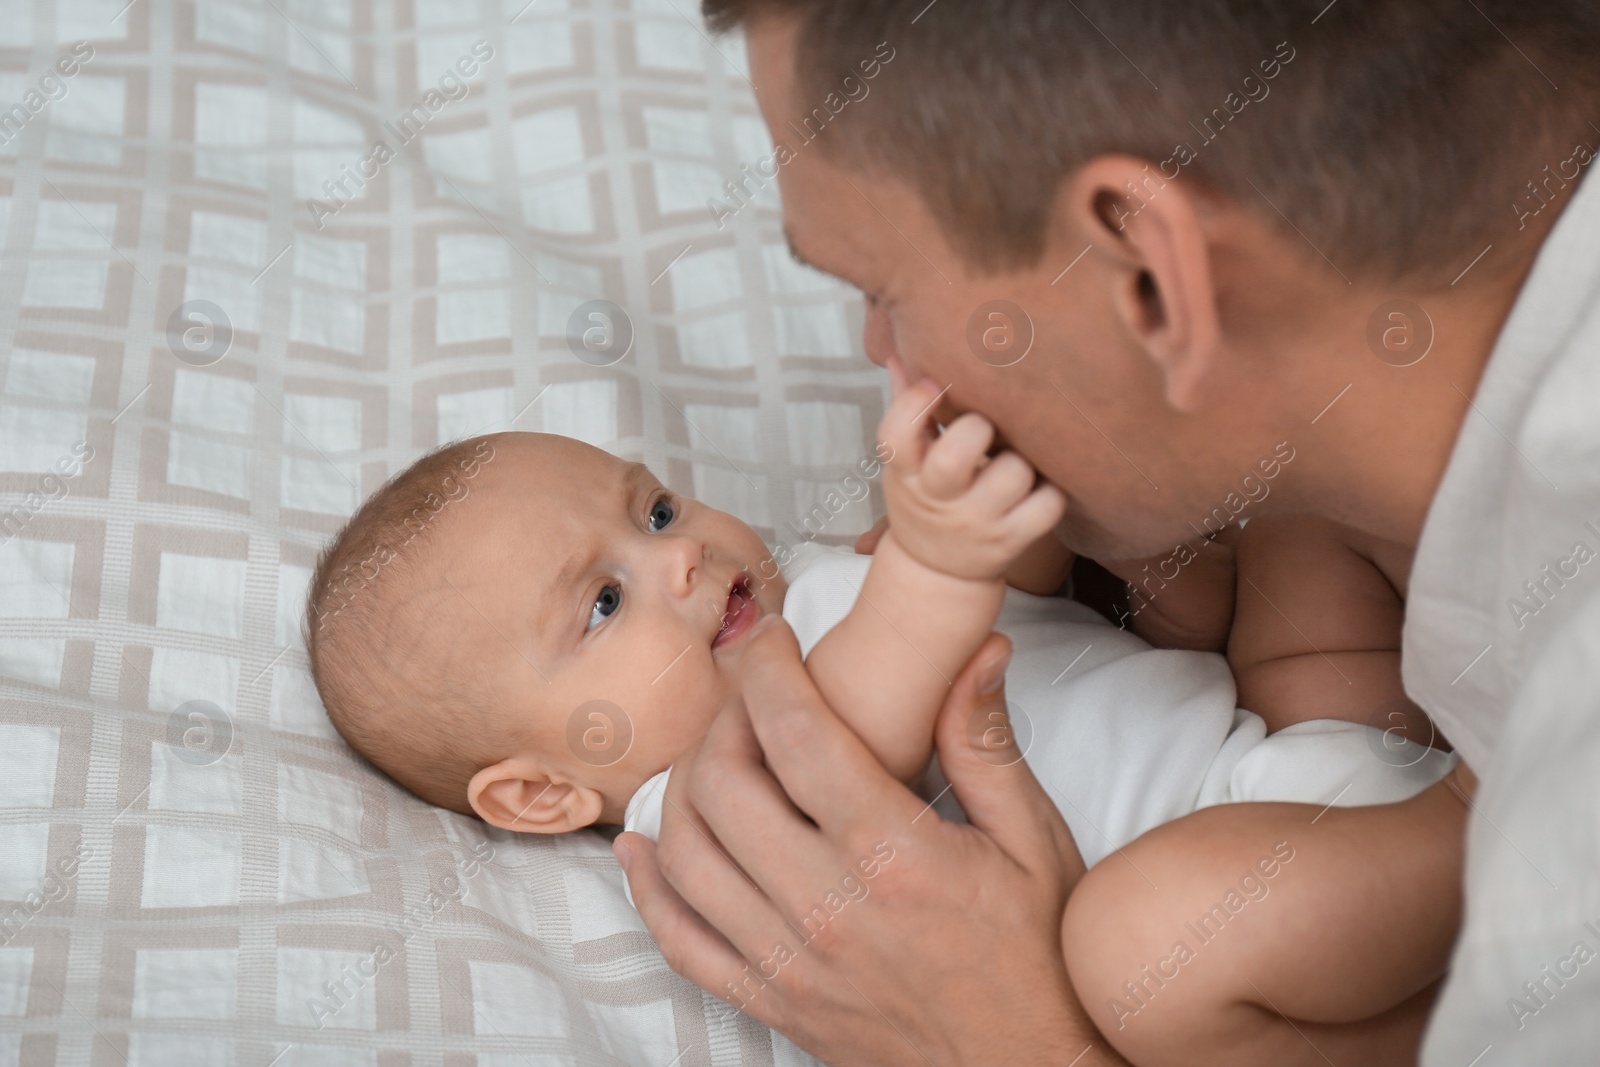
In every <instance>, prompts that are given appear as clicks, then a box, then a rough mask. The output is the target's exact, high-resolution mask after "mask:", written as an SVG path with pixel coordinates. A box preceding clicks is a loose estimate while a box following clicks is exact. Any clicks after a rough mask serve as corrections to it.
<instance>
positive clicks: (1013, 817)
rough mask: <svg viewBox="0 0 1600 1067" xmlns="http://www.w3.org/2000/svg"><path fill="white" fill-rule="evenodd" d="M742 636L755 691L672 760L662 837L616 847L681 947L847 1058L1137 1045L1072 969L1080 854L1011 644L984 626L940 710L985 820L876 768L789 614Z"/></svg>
mask: <svg viewBox="0 0 1600 1067" xmlns="http://www.w3.org/2000/svg"><path fill="white" fill-rule="evenodd" d="M725 655H726V657H727V659H728V660H730V661H731V662H730V664H729V665H730V666H731V667H732V668H733V669H734V670H735V671H736V673H737V674H738V676H739V677H740V679H741V687H742V697H741V698H738V699H736V700H735V701H734V702H733V703H732V704H731V705H730V706H729V707H728V708H726V709H724V712H723V714H722V715H721V716H720V717H719V718H718V720H717V721H716V723H715V724H714V725H713V726H712V729H711V730H710V732H709V733H708V735H707V737H706V740H705V743H704V744H703V746H702V747H701V749H700V751H699V752H698V753H697V754H696V755H695V756H694V757H693V758H692V759H691V760H687V761H684V762H682V763H680V765H679V767H678V768H677V770H676V771H675V772H674V775H673V777H674V779H675V780H676V779H678V777H679V776H680V775H682V776H684V778H685V790H684V794H685V799H684V800H683V801H682V802H678V803H673V804H669V805H668V806H667V809H666V811H665V812H664V813H663V816H662V823H661V837H660V842H659V844H652V843H651V842H650V841H649V840H648V839H647V838H644V837H642V836H640V835H638V834H631V833H627V834H622V835H619V836H618V838H617V841H616V844H615V848H616V851H617V856H618V859H619V860H620V861H621V862H622V863H623V866H624V867H625V868H626V869H627V871H628V879H629V885H630V888H631V890H632V892H633V897H634V900H635V901H636V902H637V903H638V906H639V913H640V915H641V916H642V917H643V918H644V921H645V924H646V925H647V926H648V927H649V928H650V931H651V933H652V934H654V935H655V937H656V940H657V942H658V943H659V944H660V947H661V952H662V955H663V956H664V957H665V958H666V961H667V964H668V966H670V967H671V968H672V969H673V970H674V971H676V972H678V973H679V974H681V975H684V976H685V977H687V978H689V979H690V980H691V981H694V982H695V983H697V984H698V985H700V986H702V987H704V988H705V989H708V990H710V991H711V992H712V993H714V994H715V995H717V996H719V997H721V998H723V999H724V1000H727V1001H728V1002H729V1003H731V1004H733V1005H735V1006H737V1007H740V1008H741V1009H743V1010H744V1011H746V1012H748V1013H749V1014H750V1015H752V1016H754V1017H755V1018H757V1019H759V1020H761V1021H762V1022H764V1023H766V1024H768V1025H770V1026H773V1027H775V1028H776V1029H778V1030H780V1031H782V1032H783V1033H784V1034H786V1035H788V1036H789V1037H790V1038H792V1039H793V1040H794V1041H795V1042H797V1043H798V1044H799V1045H801V1046H802V1047H803V1048H805V1049H807V1050H809V1051H810V1052H811V1053H813V1054H814V1055H816V1056H818V1057H819V1058H821V1059H823V1060H825V1061H827V1062H830V1063H841V1064H843V1063H848V1064H858V1063H870V1064H916V1065H926V1064H929V1063H934V1064H939V1065H940V1067H945V1065H957V1064H994V1063H1005V1064H1018V1065H1026V1064H1041V1065H1042V1064H1054V1065H1058V1067H1059V1065H1061V1064H1066V1063H1075V1064H1077V1065H1078V1067H1091V1065H1095V1064H1104V1063H1120V1062H1122V1061H1121V1060H1119V1059H1118V1058H1117V1057H1116V1056H1115V1055H1114V1054H1113V1053H1111V1051H1110V1049H1109V1047H1108V1046H1107V1045H1106V1043H1105V1041H1104V1040H1103V1039H1102V1038H1101V1037H1100V1036H1099V1034H1098V1033H1096V1032H1095V1030H1094V1029H1093V1027H1092V1026H1090V1025H1089V1023H1088V1022H1087V1019H1086V1016H1085V1014H1084V1011H1083V1009H1082V1006H1081V1005H1080V1004H1079V1003H1078V1001H1077V999H1076V997H1075V995H1074V994H1073V992H1072V989H1071V986H1070V984H1069V982H1068V980H1067V974H1066V967H1065V963H1064V961H1063V959H1062V955H1061V947H1060V930H1061V916H1062V912H1063V909H1064V906H1065V904H1066V900H1067V896H1068V894H1069V893H1070V892H1071V891H1072V888H1073V886H1074V885H1075V884H1076V883H1077V881H1078V879H1079V878H1080V877H1082V875H1083V862H1082V860H1081V859H1080V857H1079V854H1078V850H1077V846H1076V844H1075V843H1074V842H1073V840H1072V835H1071V832H1070V831H1069V830H1068V828H1067V825H1066V823H1065V822H1064V821H1063V820H1062V818H1061V816H1060V814H1059V813H1058V812H1057V811H1056V809H1055V806H1054V805H1053V804H1052V803H1051V801H1050V798H1049V797H1048V796H1047V795H1046V794H1045V792H1044V790H1043V789H1042V788H1040V786H1039V783H1038V781H1037V780H1036V779H1035V778H1034V777H1033V774H1032V772H1031V771H1029V770H1028V767H1027V764H1026V763H1024V762H1022V759H1021V754H1020V753H1019V752H1018V751H1017V750H1016V747H1015V742H1014V740H1013V739H1012V738H1011V736H1010V730H1009V723H1008V721H1007V719H1006V717H1005V697H1004V694H1003V690H1002V689H1001V686H1000V681H1001V679H1002V678H1003V672H1004V668H1005V663H1006V661H1007V660H1008V659H1009V655H1010V648H1009V643H1008V642H1007V641H1006V640H1005V639H1004V638H1003V637H1000V636H999V635H992V636H991V637H990V638H989V639H988V641H986V642H985V643H984V645H983V647H982V648H981V649H980V650H979V652H978V654H977V655H976V656H974V657H973V660H972V662H971V663H969V664H967V666H966V668H965V669H963V670H962V672H961V673H960V675H959V676H958V677H957V678H956V680H955V683H954V685H953V686H952V687H951V690H950V696H949V698H948V699H947V700H946V702H945V704H944V707H943V709H942V710H941V712H940V716H939V721H938V724H937V741H938V747H939V758H940V764H941V766H942V768H943V770H944V773H945V775H946V777H947V778H948V779H949V781H950V783H951V786H952V788H953V789H954V791H955V794H956V796H957V798H958V799H959V800H960V801H961V803H962V805H963V806H964V807H965V809H966V811H967V814H968V817H969V818H970V819H971V824H970V825H963V824H959V823H949V822H945V821H943V820H941V819H940V818H939V817H938V815H937V814H935V813H934V812H933V811H932V810H931V808H930V806H929V805H927V804H925V803H924V802H923V801H922V800H921V799H920V798H918V797H917V796H916V795H915V794H914V793H912V792H911V791H909V790H908V789H906V788H905V787H904V786H902V785H901V784H900V783H899V782H898V781H896V780H895V779H894V778H893V777H892V776H890V775H889V774H888V773H887V772H886V771H884V770H883V768H882V767H880V766H879V765H878V763H877V761H876V760H874V759H873V758H872V755H871V753H870V752H869V751H868V750H867V749H866V747H865V746H864V745H863V744H862V743H861V741H860V740H859V739H858V738H857V737H856V736H855V734H854V733H852V732H851V730H850V729H849V728H848V727H847V726H846V725H845V724H844V723H843V722H842V721H841V720H839V719H838V718H837V717H836V716H835V715H834V714H833V713H832V711H831V710H830V709H829V708H828V707H827V706H826V704H824V703H823V701H822V699H821V697H820V696H819V695H818V694H817V691H816V689H815V687H814V686H813V685H812V682H811V679H810V677H809V676H808V675H807V674H806V671H805V668H804V666H803V665H802V664H801V661H800V655H799V649H798V647H797V646H796V644H795V641H794V636H793V634H792V633H791V632H790V631H789V628H788V626H787V625H786V624H784V623H783V622H782V620H781V619H779V618H777V617H768V618H766V619H763V620H762V621H761V622H759V623H758V624H757V625H756V626H755V627H754V628H753V629H752V630H751V631H749V633H747V634H746V637H745V640H744V641H741V642H739V643H738V644H737V645H735V646H734V647H733V648H730V649H729V650H728V652H727V653H725ZM985 689H987V690H988V692H982V691H981V690H985ZM1075 1057H1078V1058H1077V1059H1074V1058H1075Z"/></svg>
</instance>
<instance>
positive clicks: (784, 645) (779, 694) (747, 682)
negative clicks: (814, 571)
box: [735, 617, 922, 882]
mask: <svg viewBox="0 0 1600 1067" xmlns="http://www.w3.org/2000/svg"><path fill="white" fill-rule="evenodd" d="M740 644H741V647H740V648H739V650H738V652H737V655H738V657H739V659H738V663H737V666H736V667H735V670H736V671H737V672H738V675H739V679H740V685H741V687H742V689H743V692H744V695H745V707H746V709H747V711H748V714H749V717H750V725H751V728H752V729H754V731H755V735H756V738H757V740H758V741H759V742H760V745H761V750H762V752H763V753H765V756H766V763H767V766H768V767H770V768H771V771H772V774H773V776H774V777H775V779H776V782H777V784H778V785H779V786H781V788H782V790H783V792H784V793H786V794H787V795H788V797H789V798H790V799H791V800H792V801H793V802H794V803H795V805H797V806H798V807H799V809H800V810H801V811H803V812H804V813H805V814H806V815H808V816H810V818H811V819H812V820H813V821H814V822H816V823H817V824H818V825H819V826H824V827H829V828H832V829H831V831H830V833H829V835H828V836H830V837H833V838H834V839H835V840H837V839H838V838H839V836H840V835H839V833H838V830H839V829H841V828H848V827H851V826H854V825H857V824H858V823H860V822H861V821H862V820H863V819H865V818H868V817H870V818H871V819H873V820H874V821H875V822H877V821H881V820H882V819H883V818H885V817H890V816H892V815H893V814H894V811H893V810H888V811H886V810H885V808H884V806H885V805H896V806H898V807H900V808H903V809H905V810H906V812H907V814H906V816H905V817H906V818H907V819H910V818H911V817H912V816H914V815H915V814H916V813H917V812H918V811H919V810H920V809H921V807H922V803H921V801H919V800H918V799H917V797H916V794H914V793H912V792H911V791H910V790H908V789H906V788H905V786H903V785H902V784H900V782H899V781H898V780H897V779H896V778H894V777H893V776H892V775H891V774H889V772H888V771H886V770H884V769H883V765H882V764H880V763H879V762H878V760H877V757H875V756H874V755H873V754H872V752H871V750H869V749H868V748H867V746H866V745H865V744H864V743H863V742H862V741H861V739H860V738H859V737H857V736H856V733H855V731H854V730H852V729H850V727H849V726H847V725H845V722H844V720H842V719H840V718H839V716H838V715H837V714H835V713H834V711H833V709H832V708H830V707H828V703H827V701H826V700H824V699H823V697H822V694H821V693H819V692H818V691H817V687H816V683H814V682H813V681H812V680H811V676H810V674H808V673H807V672H806V668H805V664H804V663H803V662H802V661H801V659H800V648H799V645H798V644H797V643H796V642H795V638H794V632H793V631H792V630H790V629H789V627H788V624H787V623H785V622H784V621H783V620H782V619H781V618H778V617H772V618H771V620H770V621H769V620H768V619H762V620H761V621H760V622H758V623H757V624H756V628H754V629H752V630H750V631H748V632H747V633H746V634H745V639H744V641H742V642H741V643H740ZM735 795H739V796H741V797H742V796H743V795H744V794H742V793H741V794H735ZM747 817H754V816H753V815H752V816H747ZM740 859H741V862H743V857H741V858H740ZM778 859H780V860H781V857H778ZM745 869H746V870H749V871H750V873H751V874H752V875H755V871H753V870H751V868H750V867H749V866H748V865H747V866H746V867H745ZM756 880H757V881H758V882H760V881H761V878H760V877H759V876H756Z"/></svg>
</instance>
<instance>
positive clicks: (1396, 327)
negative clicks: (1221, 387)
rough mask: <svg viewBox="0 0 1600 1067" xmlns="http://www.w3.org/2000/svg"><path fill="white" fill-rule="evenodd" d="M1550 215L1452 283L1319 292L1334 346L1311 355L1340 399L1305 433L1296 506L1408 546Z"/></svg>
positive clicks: (1470, 410)
mask: <svg viewBox="0 0 1600 1067" xmlns="http://www.w3.org/2000/svg"><path fill="white" fill-rule="evenodd" d="M1563 206H1565V205H1563ZM1547 214H1548V216H1549V217H1548V218H1546V219H1543V220H1540V222H1541V225H1539V226H1538V227H1537V229H1536V227H1535V226H1534V225H1533V224H1530V225H1529V226H1528V227H1527V229H1526V230H1524V231H1522V232H1521V233H1519V234H1518V235H1517V239H1516V240H1515V241H1510V242H1504V243H1502V244H1497V245H1495V246H1494V247H1492V248H1491V249H1490V250H1488V251H1487V252H1486V254H1485V255H1484V257H1483V258H1482V260H1481V261H1479V262H1476V263H1474V264H1473V265H1472V266H1471V267H1470V269H1467V270H1465V271H1464V272H1463V273H1462V274H1461V275H1458V276H1457V277H1456V279H1455V280H1454V281H1453V282H1450V283H1447V284H1442V285H1436V286H1433V287H1428V288H1420V287H1419V288H1415V289H1411V290H1405V289H1403V288H1401V287H1399V286H1393V285H1390V286H1370V285H1362V284H1361V283H1360V282H1358V283H1357V284H1356V285H1355V286H1353V287H1350V288H1348V289H1346V288H1345V287H1343V286H1341V287H1340V288H1341V289H1344V291H1343V292H1331V293H1329V294H1327V295H1328V300H1327V307H1328V309H1329V311H1328V314H1327V315H1326V316H1325V320H1324V322H1325V326H1324V330H1323V332H1322V336H1325V337H1328V338H1330V344H1329V345H1328V350H1327V351H1325V352H1322V353H1318V354H1316V355H1315V356H1310V357H1309V358H1315V359H1321V360H1324V361H1325V365H1327V366H1329V367H1330V368H1337V371H1331V372H1330V377H1329V378H1328V380H1327V382H1325V383H1322V384H1324V385H1325V387H1326V389H1325V391H1326V392H1327V394H1328V397H1329V399H1330V400H1332V399H1333V398H1334V397H1335V395H1336V394H1337V395H1338V398H1337V400H1336V401H1335V402H1334V403H1332V404H1331V405H1330V407H1329V408H1328V409H1327V410H1325V411H1324V412H1322V414H1320V415H1319V416H1318V417H1317V419H1316V421H1315V422H1314V423H1313V425H1312V426H1311V427H1309V428H1308V430H1307V432H1306V436H1305V440H1306V442H1307V444H1306V447H1305V448H1304V449H1301V450H1300V452H1301V455H1302V456H1304V459H1301V460H1297V464H1296V466H1297V470H1296V474H1297V476H1298V485H1297V487H1296V492H1295V493H1294V494H1293V502H1294V503H1295V504H1296V505H1298V507H1299V508H1300V510H1306V511H1312V512H1315V513H1318V514H1321V515H1323V516H1324V517H1326V518H1329V519H1331V520H1333V521H1335V522H1340V523H1343V524H1345V525H1348V526H1352V527H1354V528H1356V529H1358V530H1360V531H1362V532H1364V533H1366V534H1369V535H1371V536H1373V537H1377V538H1380V539H1383V540H1386V541H1392V542H1394V543H1396V544H1399V545H1403V546H1406V547H1410V548H1414V547H1415V546H1416V544H1417V542H1418V540H1419V539H1420V538H1421V536H1422V527H1423V524H1424V522H1425V521H1426V519H1427V515H1428V509H1429V507H1430V505H1431V503H1432V501H1433V497H1434V494H1435V493H1436V492H1437V491H1438V488H1439V483H1440V482H1441V481H1442V480H1443V478H1444V473H1445V469H1446V467H1447V466H1448V465H1449V462H1450V456H1451V453H1452V452H1453V450H1454V448H1455V443H1456V439H1457V437H1458V436H1459V435H1460V433H1461V429H1462V426H1463V423H1464V422H1465V420H1466V419H1468V418H1482V417H1484V416H1483V415H1482V413H1481V412H1475V405H1474V401H1473V397H1474V395H1475V393H1476V392H1477V388H1478V383H1479V381H1480V379H1481V378H1482V377H1483V374H1484V371H1485V370H1486V369H1487V367H1488V363H1489V359H1490V356H1491V355H1492V354H1493V352H1494V349H1495V346H1496V344H1497V342H1498V340H1499V337H1500V334H1501V331H1502V330H1503V329H1504V327H1505V323H1506V319H1507V318H1508V317H1509V316H1510V314H1511V310H1512V308H1513V307H1514V306H1515V304H1516V302H1517V298H1518V296H1519V295H1520V294H1521V291H1522V287H1523V285H1524V283H1525V282H1526V281H1527V278H1528V274H1529V273H1530V271H1531V270H1532V267H1533V264H1534V261H1535V259H1536V258H1537V255H1538V251H1539V248H1540V246H1541V245H1542V243H1543V241H1544V239H1545V237H1546V236H1547V235H1548V233H1549V231H1550V229H1551V228H1552V226H1553V225H1554V222H1555V219H1556V213H1555V212H1548V213H1547ZM1490 257H1493V259H1492V260H1491V258H1490ZM1474 275H1476V276H1474ZM1408 331H1409V334H1408ZM1357 338H1359V339H1360V340H1359V341H1358V342H1357V344H1356V345H1352V344H1351V341H1352V340H1353V339H1357ZM1430 338H1431V342H1430ZM1424 353H1425V354H1424ZM1418 357H1420V358H1418ZM1413 358H1415V359H1417V361H1416V362H1415V363H1409V365H1406V364H1407V363H1408V361H1409V360H1411V359H1413ZM1334 378H1340V379H1341V380H1340V381H1337V382H1336V381H1334V380H1333V379H1334ZM1346 383H1348V391H1346V392H1344V393H1339V390H1340V389H1341V388H1344V387H1345V385H1346ZM1286 503H1288V501H1286Z"/></svg>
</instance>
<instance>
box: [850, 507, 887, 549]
mask: <svg viewBox="0 0 1600 1067" xmlns="http://www.w3.org/2000/svg"><path fill="white" fill-rule="evenodd" d="M888 528H889V516H887V515H885V516H884V517H883V518H881V519H879V520H878V521H877V522H875V523H873V524H872V529H870V530H868V531H867V532H866V533H864V534H862V535H861V536H860V537H858V538H856V554H857V555H860V556H870V555H872V553H874V552H876V551H877V549H878V542H879V541H882V540H883V532H884V531H885V530H887V529H888Z"/></svg>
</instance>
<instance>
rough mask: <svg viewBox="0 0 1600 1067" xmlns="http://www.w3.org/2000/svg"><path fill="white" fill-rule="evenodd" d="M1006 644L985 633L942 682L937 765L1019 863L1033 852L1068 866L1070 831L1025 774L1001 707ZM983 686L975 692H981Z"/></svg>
mask: <svg viewBox="0 0 1600 1067" xmlns="http://www.w3.org/2000/svg"><path fill="white" fill-rule="evenodd" d="M1010 659H1011V642H1010V640H1009V639H1007V638H1006V637H1005V636H1004V635H1003V634H999V633H993V634H990V635H989V637H988V639H987V640H986V641H985V642H984V643H983V645H982V647H981V648H979V649H978V654H977V655H975V656H973V657H972V659H971V661H970V662H968V663H967V665H966V667H964V668H963V669H962V671H961V673H960V674H959V675H957V676H956V680H955V683H954V684H953V685H951V687H950V694H949V696H948V697H946V698H945V702H944V707H943V708H941V709H940V711H939V720H938V722H937V724H936V725H935V738H934V739H935V741H936V742H937V744H938V746H939V768H940V770H942V771H943V772H944V776H945V778H946V780H947V781H949V783H950V787H951V789H952V790H953V791H954V792H955V795H956V799H957V800H958V801H960V802H961V807H962V808H963V809H964V810H965V811H966V813H967V820H968V822H970V823H971V824H972V825H973V826H975V827H977V828H978V829H980V830H982V831H983V832H984V833H986V834H988V835H989V836H990V837H991V838H993V839H994V841H995V843H996V844H997V845H999V846H1000V847H1001V848H1002V849H1004V850H1005V852H1006V853H1007V854H1008V855H1010V856H1011V857H1012V858H1013V859H1015V860H1017V861H1018V862H1019V863H1022V864H1024V865H1027V864H1028V863H1029V861H1031V860H1034V859H1036V858H1039V857H1049V858H1050V860H1051V861H1052V862H1054V861H1055V860H1056V858H1057V857H1058V856H1059V857H1060V859H1061V862H1063V863H1067V864H1072V865H1074V866H1076V868H1077V870H1076V871H1075V872H1074V873H1075V874H1078V875H1081V874H1082V870H1083V861H1082V859H1081V858H1079V857H1078V850H1077V846H1076V844H1074V843H1073V841H1072V832H1071V831H1070V830H1068V829H1067V824H1066V820H1064V819H1063V818H1062V817H1061V813H1060V812H1059V811H1057V810H1056V806H1055V804H1054V803H1053V802H1052V801H1051V799H1050V797H1049V795H1048V794H1047V793H1046V792H1045V791H1044V788H1043V787H1042V786H1041V785H1040V784H1039V781H1038V779H1037V778H1035V777H1034V776H1033V771H1032V770H1030V769H1029V768H1028V764H1027V762H1026V761H1025V760H1024V759H1023V758H1022V757H1023V753H1022V750H1021V749H1020V748H1019V747H1018V745H1017V738H1016V734H1015V732H1014V730H1013V729H1012V724H1011V719H1010V715H1009V714H1008V712H1007V710H1006V695H1005V684H1004V678H1005V667H1006V664H1007V663H1009V662H1010ZM985 689H986V690H988V691H987V692H983V691H981V690H985Z"/></svg>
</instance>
